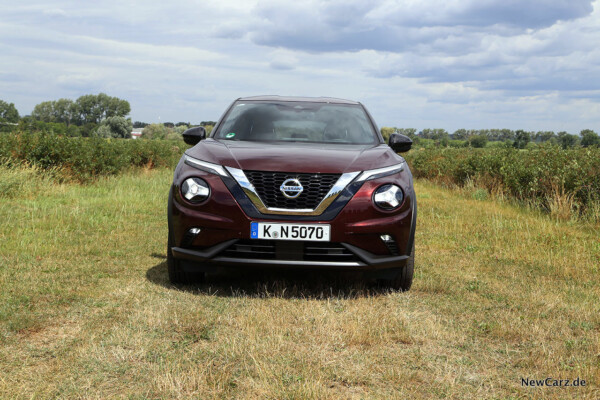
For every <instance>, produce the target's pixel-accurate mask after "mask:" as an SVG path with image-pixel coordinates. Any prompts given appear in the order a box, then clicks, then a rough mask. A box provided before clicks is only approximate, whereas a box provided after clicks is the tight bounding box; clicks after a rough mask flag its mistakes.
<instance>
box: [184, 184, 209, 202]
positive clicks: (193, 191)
mask: <svg viewBox="0 0 600 400" xmlns="http://www.w3.org/2000/svg"><path fill="white" fill-rule="evenodd" d="M181 194H182V195H183V197H185V198H186V199H187V200H188V201H189V202H191V203H201V202H203V201H204V200H206V199H208V196H210V187H209V186H208V183H206V182H205V181H204V180H202V179H200V178H188V179H186V180H185V181H184V182H183V184H182V185H181Z"/></svg>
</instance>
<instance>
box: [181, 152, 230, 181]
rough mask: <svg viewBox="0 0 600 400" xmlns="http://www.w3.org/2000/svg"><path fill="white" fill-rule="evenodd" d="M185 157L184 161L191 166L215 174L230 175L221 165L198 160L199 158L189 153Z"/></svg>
mask: <svg viewBox="0 0 600 400" xmlns="http://www.w3.org/2000/svg"><path fill="white" fill-rule="evenodd" d="M183 157H184V162H185V163H186V164H187V165H189V166H191V167H194V168H198V169H201V170H202V171H206V172H209V173H211V174H215V175H221V176H229V175H227V172H226V171H225V169H224V168H223V166H221V165H218V164H213V163H209V162H206V161H202V160H198V159H197V158H194V157H190V156H188V155H187V154H184V155H183Z"/></svg>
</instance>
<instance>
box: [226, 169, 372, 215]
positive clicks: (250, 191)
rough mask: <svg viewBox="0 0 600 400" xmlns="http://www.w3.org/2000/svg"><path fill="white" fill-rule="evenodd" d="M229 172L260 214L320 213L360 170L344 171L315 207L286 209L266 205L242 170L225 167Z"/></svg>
mask: <svg viewBox="0 0 600 400" xmlns="http://www.w3.org/2000/svg"><path fill="white" fill-rule="evenodd" d="M225 168H226V169H227V171H228V172H229V174H230V175H231V176H232V177H233V179H235V180H236V181H237V183H238V184H239V185H240V187H241V188H242V190H243V191H244V193H245V194H246V196H248V198H249V199H250V201H251V202H252V204H254V206H255V207H256V208H257V209H258V211H259V212H260V213H262V214H275V215H321V214H323V212H324V211H325V210H326V209H327V207H329V206H330V205H331V203H333V201H334V200H335V199H336V198H337V197H338V196H339V195H340V193H341V192H342V190H344V188H346V186H348V185H349V184H350V182H352V181H353V180H354V178H356V177H357V176H358V174H359V173H360V171H358V172H346V173H345V174H342V176H340V178H339V179H338V180H337V182H336V183H335V184H334V185H333V187H332V188H331V190H329V192H328V193H327V194H326V195H325V197H324V198H323V200H321V202H320V203H319V205H318V206H317V207H316V208H315V209H309V208H300V209H287V208H270V207H267V206H266V205H265V204H264V203H263V201H262V199H261V198H260V196H259V195H258V192H257V191H256V188H255V187H254V185H252V183H250V181H249V180H248V177H246V174H245V173H244V171H243V170H241V169H239V168H233V167H227V166H226V167H225Z"/></svg>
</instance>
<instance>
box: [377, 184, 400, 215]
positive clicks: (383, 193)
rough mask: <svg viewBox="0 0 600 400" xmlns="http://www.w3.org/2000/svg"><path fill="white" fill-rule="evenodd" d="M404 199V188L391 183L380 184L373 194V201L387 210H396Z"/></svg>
mask: <svg viewBox="0 0 600 400" xmlns="http://www.w3.org/2000/svg"><path fill="white" fill-rule="evenodd" d="M402 200H404V193H402V189H400V188H399V187H398V186H396V185H392V184H391V183H390V184H387V185H383V186H380V187H379V188H377V190H376V191H375V194H374V195H373V202H374V203H375V205H376V206H377V207H379V208H381V209H384V210H386V211H391V210H395V209H396V208H398V207H400V204H402Z"/></svg>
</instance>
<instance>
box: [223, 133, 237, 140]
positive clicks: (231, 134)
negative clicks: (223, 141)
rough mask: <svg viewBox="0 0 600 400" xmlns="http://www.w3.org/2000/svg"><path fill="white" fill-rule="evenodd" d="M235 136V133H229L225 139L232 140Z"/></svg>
mask: <svg viewBox="0 0 600 400" xmlns="http://www.w3.org/2000/svg"><path fill="white" fill-rule="evenodd" d="M234 136H235V133H233V132H230V133H228V134H227V135H225V138H227V139H231V138H232V137H234Z"/></svg>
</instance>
